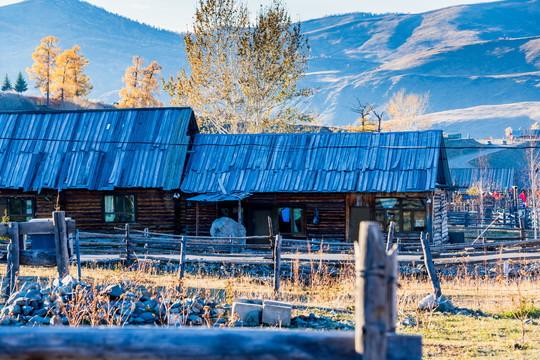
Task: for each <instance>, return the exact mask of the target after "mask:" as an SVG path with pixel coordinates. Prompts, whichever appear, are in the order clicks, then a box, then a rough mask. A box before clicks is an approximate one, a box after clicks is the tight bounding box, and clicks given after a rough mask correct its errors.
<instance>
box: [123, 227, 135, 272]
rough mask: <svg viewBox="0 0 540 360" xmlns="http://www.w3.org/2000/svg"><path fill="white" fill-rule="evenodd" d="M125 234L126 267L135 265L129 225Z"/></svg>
mask: <svg viewBox="0 0 540 360" xmlns="http://www.w3.org/2000/svg"><path fill="white" fill-rule="evenodd" d="M125 229H126V230H125V234H124V242H125V243H126V265H127V266H131V265H133V248H132V245H131V241H130V239H129V224H126V227H125Z"/></svg>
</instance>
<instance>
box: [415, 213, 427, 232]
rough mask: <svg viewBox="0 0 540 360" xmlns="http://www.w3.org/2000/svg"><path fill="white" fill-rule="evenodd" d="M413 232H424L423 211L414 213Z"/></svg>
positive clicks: (424, 220) (424, 219)
mask: <svg viewBox="0 0 540 360" xmlns="http://www.w3.org/2000/svg"><path fill="white" fill-rule="evenodd" d="M414 231H426V212H425V211H416V212H415V213H414Z"/></svg>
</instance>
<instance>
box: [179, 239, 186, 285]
mask: <svg viewBox="0 0 540 360" xmlns="http://www.w3.org/2000/svg"><path fill="white" fill-rule="evenodd" d="M181 241H182V243H181V248H180V264H179V267H178V280H182V279H183V278H184V272H185V268H186V253H187V248H186V238H182V240H181Z"/></svg>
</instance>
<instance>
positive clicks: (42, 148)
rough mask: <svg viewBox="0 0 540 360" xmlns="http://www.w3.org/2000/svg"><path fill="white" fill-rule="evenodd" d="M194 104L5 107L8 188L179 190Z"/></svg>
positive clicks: (1, 144)
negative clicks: (70, 108)
mask: <svg viewBox="0 0 540 360" xmlns="http://www.w3.org/2000/svg"><path fill="white" fill-rule="evenodd" d="M196 130H197V124H196V121H195V115H194V113H193V111H192V110H191V109H190V108H149V109H113V110H77V111H41V112H39V111H33V112H4V113H0V166H1V169H2V171H1V172H0V188H4V189H23V190H25V191H30V190H34V191H40V190H41V189H45V188H48V189H59V190H62V189H90V190H111V189H114V188H131V187H143V188H163V189H165V190H170V189H178V188H179V187H180V181H181V180H180V179H181V176H182V171H183V168H184V163H185V159H186V152H187V145H186V144H188V143H189V140H190V137H189V135H188V132H195V131H196Z"/></svg>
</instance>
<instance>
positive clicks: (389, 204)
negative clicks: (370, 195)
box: [375, 198, 399, 209]
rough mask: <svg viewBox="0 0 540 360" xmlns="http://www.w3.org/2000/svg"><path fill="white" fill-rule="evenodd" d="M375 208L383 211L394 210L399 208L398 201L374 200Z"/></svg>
mask: <svg viewBox="0 0 540 360" xmlns="http://www.w3.org/2000/svg"><path fill="white" fill-rule="evenodd" d="M375 207H376V208H383V209H394V208H398V207H399V199H396V198H386V199H384V198H383V199H375Z"/></svg>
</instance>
